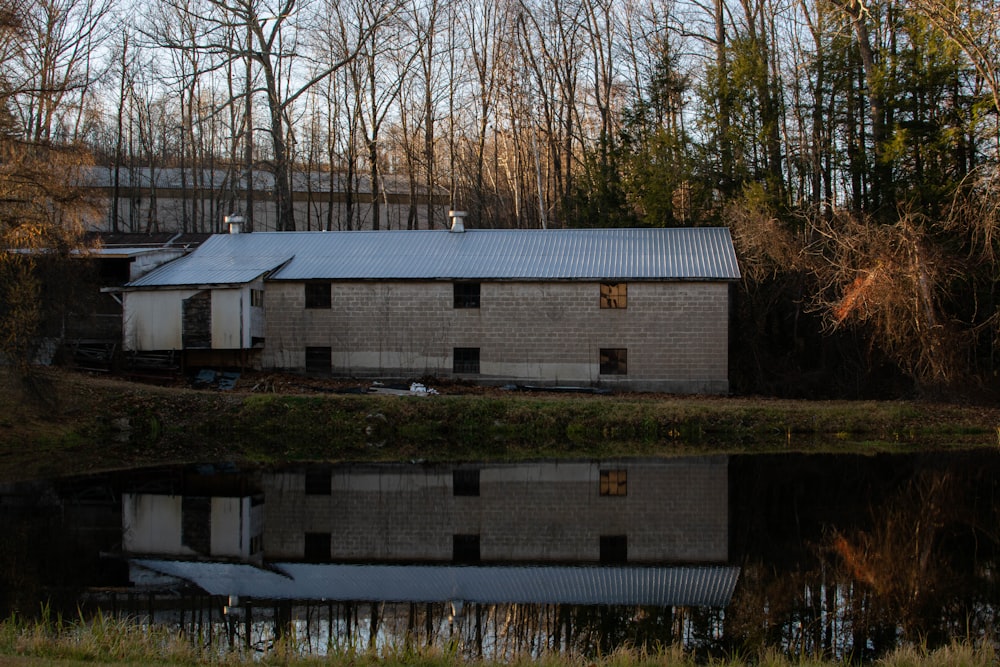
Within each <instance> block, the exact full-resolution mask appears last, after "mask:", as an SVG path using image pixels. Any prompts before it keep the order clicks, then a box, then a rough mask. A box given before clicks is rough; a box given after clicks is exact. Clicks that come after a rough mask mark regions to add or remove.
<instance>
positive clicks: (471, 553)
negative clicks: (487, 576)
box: [451, 535, 479, 565]
mask: <svg viewBox="0 0 1000 667" xmlns="http://www.w3.org/2000/svg"><path fill="white" fill-rule="evenodd" d="M452 538H453V539H452V551H451V560H452V561H453V562H455V563H461V564H466V565H468V564H473V563H478V562H479V536H478V535H454V536H452Z"/></svg>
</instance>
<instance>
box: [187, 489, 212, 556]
mask: <svg viewBox="0 0 1000 667" xmlns="http://www.w3.org/2000/svg"><path fill="white" fill-rule="evenodd" d="M181 544H183V545H184V546H186V547H188V548H190V549H192V550H193V551H194V552H195V553H199V554H202V555H205V556H207V555H209V553H210V552H211V550H212V499H211V498H205V497H201V496H184V497H183V498H181Z"/></svg>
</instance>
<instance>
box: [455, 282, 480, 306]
mask: <svg viewBox="0 0 1000 667" xmlns="http://www.w3.org/2000/svg"><path fill="white" fill-rule="evenodd" d="M455 308H479V283H455Z"/></svg>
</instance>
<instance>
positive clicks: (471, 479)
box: [451, 469, 479, 496]
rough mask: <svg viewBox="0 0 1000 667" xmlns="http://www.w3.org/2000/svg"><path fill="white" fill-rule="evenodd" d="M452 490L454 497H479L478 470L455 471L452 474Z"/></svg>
mask: <svg viewBox="0 0 1000 667" xmlns="http://www.w3.org/2000/svg"><path fill="white" fill-rule="evenodd" d="M451 482H452V488H453V489H454V492H455V495H456V496H478V495H479V470H478V469H475V470H469V469H464V470H455V471H453V472H452V480H451Z"/></svg>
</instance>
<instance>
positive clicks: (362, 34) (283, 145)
mask: <svg viewBox="0 0 1000 667" xmlns="http://www.w3.org/2000/svg"><path fill="white" fill-rule="evenodd" d="M168 4H169V5H170V6H171V7H173V8H174V9H175V10H176V11H178V12H180V13H187V14H189V15H190V16H191V19H192V22H193V24H194V25H196V26H198V32H197V39H196V42H195V45H192V44H191V43H189V42H187V41H183V42H182V41H179V40H177V39H175V38H173V37H172V36H171V35H170V34H168V33H166V31H163V30H155V29H153V30H150V31H149V34H150V36H152V37H153V38H154V40H155V42H156V43H157V44H158V45H159V46H161V47H165V48H169V49H173V50H180V51H187V50H191V49H197V50H199V51H204V52H206V53H209V54H214V55H218V56H220V59H219V62H218V63H216V65H215V66H216V67H221V66H223V65H224V64H225V63H226V62H228V61H229V60H230V59H245V60H247V61H249V62H251V63H253V65H254V66H255V67H256V68H257V69H258V70H259V72H260V76H261V82H260V88H259V89H255V91H254V92H255V93H256V92H258V90H259V92H260V93H261V94H262V95H263V96H264V98H265V101H266V109H267V126H266V131H267V134H268V137H269V138H270V149H271V151H270V152H271V154H270V165H269V166H270V171H271V173H272V176H273V178H274V196H275V200H276V207H277V217H276V228H277V229H278V230H282V231H284V230H294V229H295V227H296V226H295V208H294V202H293V199H292V185H291V173H292V169H291V162H290V156H291V151H290V146H289V145H288V137H289V132H290V127H289V117H290V114H291V112H292V107H293V105H294V104H295V103H296V102H297V101H298V99H299V98H300V97H301V96H302V95H304V94H305V93H306V92H308V91H309V90H310V89H312V88H313V86H315V85H317V84H318V83H320V82H321V81H323V80H325V79H326V78H327V77H328V76H330V75H331V74H333V73H334V72H336V71H337V70H339V69H340V68H342V67H344V66H345V65H346V64H348V63H350V62H351V61H352V60H354V58H356V57H357V54H358V53H359V52H360V50H361V49H362V48H363V46H364V45H365V44H366V43H367V42H368V40H369V39H370V37H371V34H372V33H373V32H374V31H377V30H378V28H379V27H380V26H381V25H382V23H383V22H385V21H387V20H389V18H391V17H392V16H393V15H394V13H395V12H396V9H397V7H398V2H396V1H395V0H388V2H379V3H373V4H371V5H370V6H369V9H368V14H369V20H368V21H367V22H366V23H365V24H364V25H355V26H354V27H355V28H357V30H358V32H357V33H355V34H351V35H348V38H349V39H348V41H346V42H344V43H343V44H342V45H341V46H342V48H341V50H339V51H338V52H327V53H325V54H324V55H325V57H324V59H323V60H322V61H321V60H319V59H317V58H316V57H315V56H314V57H312V58H309V56H307V54H308V53H310V50H309V49H307V48H305V42H306V41H308V39H309V38H310V34H309V33H310V31H311V30H314V29H315V27H316V23H315V22H316V21H317V20H318V17H317V16H315V15H310V14H309V13H308V11H306V10H307V8H308V6H307V5H301V4H300V3H299V2H298V0H279V1H278V2H276V3H268V2H266V1H265V0H204V3H203V5H199V6H193V5H192V6H188V5H187V3H185V2H184V0H168ZM325 9H327V10H332V11H333V12H335V13H336V12H337V11H338V10H339V5H337V4H333V3H331V4H330V5H329V6H327V7H325ZM334 20H336V19H334ZM231 29H236V30H243V31H245V32H246V41H245V42H240V41H235V42H234V41H233V40H232V39H230V38H229V34H230V30H231ZM312 53H315V51H312ZM234 102H235V100H230V101H229V103H234Z"/></svg>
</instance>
